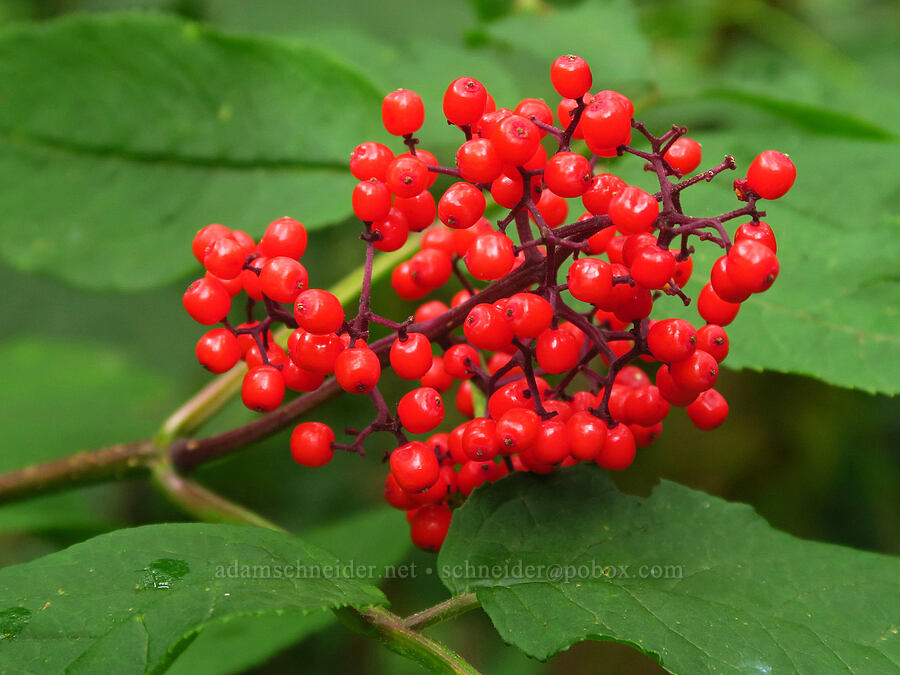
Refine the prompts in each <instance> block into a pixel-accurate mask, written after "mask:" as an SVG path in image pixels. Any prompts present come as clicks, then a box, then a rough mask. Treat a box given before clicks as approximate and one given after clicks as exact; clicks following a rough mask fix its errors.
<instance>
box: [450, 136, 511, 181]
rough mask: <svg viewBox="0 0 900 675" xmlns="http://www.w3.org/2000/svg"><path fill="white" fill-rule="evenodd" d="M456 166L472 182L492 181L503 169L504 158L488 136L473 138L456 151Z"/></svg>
mask: <svg viewBox="0 0 900 675" xmlns="http://www.w3.org/2000/svg"><path fill="white" fill-rule="evenodd" d="M456 168H458V169H459V173H460V175H461V176H462V177H463V178H464V179H466V180H467V181H469V182H471V183H490V182H491V181H492V180H494V179H495V178H497V177H498V176H499V175H500V172H501V171H502V170H503V160H502V159H500V155H498V154H497V151H496V150H495V149H494V144H493V143H492V142H491V141H490V139H487V138H473V139H472V140H471V141H466V142H465V143H463V144H462V145H461V146H459V150H457V151H456Z"/></svg>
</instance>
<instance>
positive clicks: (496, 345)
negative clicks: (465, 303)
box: [463, 303, 513, 351]
mask: <svg viewBox="0 0 900 675" xmlns="http://www.w3.org/2000/svg"><path fill="white" fill-rule="evenodd" d="M463 332H464V333H465V336H466V339H467V340H468V341H469V342H471V343H472V344H473V345H475V346H476V347H478V348H479V349H488V350H490V351H498V350H500V349H503V348H504V347H506V346H508V345H509V343H510V342H512V339H513V332H512V328H511V327H510V326H509V323H508V322H507V321H506V318H505V317H504V316H503V312H501V311H500V310H499V309H497V308H496V307H494V306H493V305H489V304H487V303H481V304H479V305H475V306H474V307H473V308H472V309H471V310H469V314H468V316H467V317H466V320H465V321H464V322H463Z"/></svg>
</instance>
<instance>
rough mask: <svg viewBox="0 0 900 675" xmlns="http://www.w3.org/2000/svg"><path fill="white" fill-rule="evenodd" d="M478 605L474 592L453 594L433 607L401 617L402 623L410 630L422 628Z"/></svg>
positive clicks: (456, 615)
mask: <svg viewBox="0 0 900 675" xmlns="http://www.w3.org/2000/svg"><path fill="white" fill-rule="evenodd" d="M480 606H481V603H479V602H478V598H477V597H475V594H474V593H463V594H461V595H454V596H453V597H452V598H448V599H447V600H444V601H443V602H440V603H438V604H436V605H434V606H433V607H429V608H428V609H423V610H422V611H421V612H416V613H415V614H411V615H410V616H408V617H406V618H405V619H403V624H404V625H405V626H406V627H407V628H409V629H411V630H422V629H423V628H428V626H434V625H435V624H438V623H441V622H443V621H448V620H449V619H455V618H456V617H458V616H459V615H461V614H465V613H466V612H468V611H469V610H472V609H475V608H476V607H480Z"/></svg>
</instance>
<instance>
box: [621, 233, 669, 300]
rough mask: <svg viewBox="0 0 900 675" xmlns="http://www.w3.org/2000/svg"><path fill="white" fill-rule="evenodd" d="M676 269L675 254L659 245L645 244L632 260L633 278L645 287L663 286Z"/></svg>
mask: <svg viewBox="0 0 900 675" xmlns="http://www.w3.org/2000/svg"><path fill="white" fill-rule="evenodd" d="M637 236H640V235H637ZM633 238H634V237H630V239H633ZM627 243H628V242H626V246H627ZM626 255H627V254H626ZM674 271H675V256H674V255H673V254H672V252H671V251H670V250H668V249H664V248H660V247H659V246H644V247H643V248H641V249H640V250H638V252H637V253H636V254H635V256H634V260H633V261H632V262H631V278H632V279H634V280H635V281H636V282H637V283H639V284H640V285H641V286H643V287H644V288H663V287H664V286H665V285H666V284H667V283H669V279H671V278H672V273H673V272H674Z"/></svg>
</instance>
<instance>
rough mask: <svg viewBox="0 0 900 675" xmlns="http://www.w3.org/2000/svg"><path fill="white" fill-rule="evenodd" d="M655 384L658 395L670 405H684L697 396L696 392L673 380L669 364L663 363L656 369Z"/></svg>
mask: <svg viewBox="0 0 900 675" xmlns="http://www.w3.org/2000/svg"><path fill="white" fill-rule="evenodd" d="M656 386H657V388H658V389H659V393H660V395H661V396H662V397H663V398H664V399H666V400H667V401H668V402H669V403H671V404H672V405H677V406H686V405H688V404H689V403H691V402H692V401H694V399H696V398H697V392H696V391H692V390H690V389H685V388H684V387H682V386H681V385H679V384H678V383H676V382H675V380H674V379H673V378H672V373H671V371H670V370H669V366H667V365H665V364H663V365H662V366H660V367H659V370H657V371H656Z"/></svg>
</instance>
